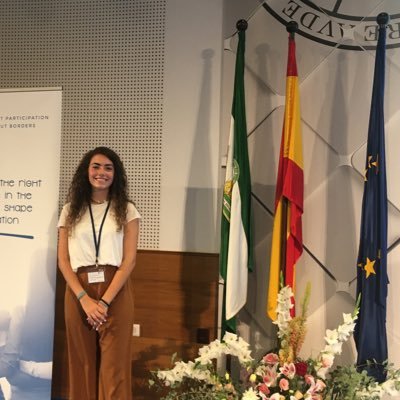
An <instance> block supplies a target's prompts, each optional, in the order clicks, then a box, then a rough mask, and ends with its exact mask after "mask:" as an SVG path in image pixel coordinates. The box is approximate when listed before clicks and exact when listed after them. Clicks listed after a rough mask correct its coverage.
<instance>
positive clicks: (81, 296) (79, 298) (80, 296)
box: [76, 290, 87, 301]
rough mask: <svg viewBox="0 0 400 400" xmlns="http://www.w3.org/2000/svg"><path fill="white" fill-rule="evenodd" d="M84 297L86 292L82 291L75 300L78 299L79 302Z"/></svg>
mask: <svg viewBox="0 0 400 400" xmlns="http://www.w3.org/2000/svg"><path fill="white" fill-rule="evenodd" d="M86 295H87V293H86V290H82V291H80V292H79V293H78V294H77V295H76V298H77V299H78V301H81V299H82V298H83V297H85V296H86Z"/></svg>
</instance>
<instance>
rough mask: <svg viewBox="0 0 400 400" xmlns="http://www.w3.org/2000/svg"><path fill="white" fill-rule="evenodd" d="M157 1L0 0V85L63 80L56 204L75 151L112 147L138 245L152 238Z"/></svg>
mask: <svg viewBox="0 0 400 400" xmlns="http://www.w3.org/2000/svg"><path fill="white" fill-rule="evenodd" d="M165 3H166V0H117V1H115V0H34V1H32V0H24V1H15V0H2V1H1V2H0V35H1V36H0V87H1V88H17V87H27V88H34V87H59V86H62V88H63V119H62V121H63V132H62V148H61V196H60V202H61V204H62V203H63V202H64V201H65V196H66V192H67V189H68V185H69V182H70V179H71V177H72V174H73V173H74V170H75V168H76V166H77V163H78V162H79V160H80V158H81V157H82V155H83V154H84V153H85V152H86V151H87V150H89V149H91V148H93V147H95V146H98V145H105V146H109V147H111V148H113V149H114V150H116V151H117V152H118V153H119V155H120V156H121V158H122V159H123V161H124V163H125V166H126V169H127V173H128V178H129V185H130V195H131V197H132V199H133V200H134V201H135V203H136V205H137V207H138V209H139V211H140V212H141V214H142V217H143V220H142V225H141V237H140V243H139V247H140V248H142V249H157V248H158V245H159V219H160V218H159V217H160V215H159V210H160V207H159V206H160V186H161V142H162V123H163V71H164V40H165V8H166V4H165ZM41 148H42V149H43V151H46V146H45V144H38V148H37V149H32V151H38V156H40V151H41Z"/></svg>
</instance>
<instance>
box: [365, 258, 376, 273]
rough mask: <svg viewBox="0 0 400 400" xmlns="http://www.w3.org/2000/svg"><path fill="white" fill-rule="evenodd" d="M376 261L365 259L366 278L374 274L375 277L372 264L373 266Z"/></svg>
mask: <svg viewBox="0 0 400 400" xmlns="http://www.w3.org/2000/svg"><path fill="white" fill-rule="evenodd" d="M375 262H376V260H373V261H371V260H370V259H369V258H368V257H367V263H366V264H365V266H364V270H365V272H366V273H367V278H368V277H369V276H370V275H371V274H374V275H376V272H375V270H374V264H375Z"/></svg>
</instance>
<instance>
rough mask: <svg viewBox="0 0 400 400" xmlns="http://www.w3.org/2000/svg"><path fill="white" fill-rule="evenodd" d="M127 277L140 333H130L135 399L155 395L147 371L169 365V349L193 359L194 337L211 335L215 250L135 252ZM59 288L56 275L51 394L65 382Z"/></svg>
mask: <svg viewBox="0 0 400 400" xmlns="http://www.w3.org/2000/svg"><path fill="white" fill-rule="evenodd" d="M132 279H133V287H134V298H135V323H136V324H140V329H141V336H140V337H132V366H133V368H132V369H133V393H134V399H135V400H147V399H149V398H151V399H157V398H158V397H157V396H156V395H155V393H153V392H151V391H149V389H148V383H147V382H148V379H149V377H150V371H151V370H157V369H165V368H169V367H170V365H171V357H172V354H174V353H177V354H178V357H179V358H181V359H183V360H188V359H192V358H194V357H195V356H196V354H197V351H198V348H199V347H201V346H202V344H200V343H197V341H198V340H199V341H200V342H204V340H205V338H206V339H208V340H214V339H215V338H216V334H217V309H218V299H217V296H218V255H215V254H199V253H176V252H160V251H139V252H138V258H137V265H136V268H135V270H134V272H133V274H132ZM64 291H65V283H64V279H63V278H62V276H61V275H59V276H58V277H57V292H56V323H55V338H54V371H53V388H52V389H53V390H52V395H53V397H55V398H62V399H66V398H67V386H68V371H67V367H66V366H67V354H66V340H65V324H64V312H63V307H64V306H63V303H64ZM198 328H201V331H198Z"/></svg>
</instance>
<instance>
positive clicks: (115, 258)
mask: <svg viewBox="0 0 400 400" xmlns="http://www.w3.org/2000/svg"><path fill="white" fill-rule="evenodd" d="M107 204H108V202H105V203H103V204H92V212H93V219H94V225H95V230H96V237H97V241H98V238H99V229H100V225H101V221H102V220H103V216H104V213H105V211H106V208H107ZM69 207H70V203H67V204H66V205H65V206H64V207H63V209H62V211H61V215H60V219H59V220H58V225H57V226H58V227H62V226H65V222H66V218H67V215H68V212H69ZM136 218H140V214H139V213H138V211H137V210H136V208H135V206H134V205H133V204H132V203H128V207H127V215H126V223H128V222H130V221H132V220H134V219H136ZM123 238H124V231H123V228H122V229H121V230H120V231H118V230H117V223H116V222H115V217H114V211H113V207H112V205H111V207H110V209H109V210H108V213H107V217H106V219H105V221H104V225H103V230H102V232H101V239H100V249H99V258H98V263H99V265H114V266H116V267H119V266H120V264H121V261H122V253H123ZM68 251H69V257H70V262H71V267H72V269H73V270H74V271H75V272H76V271H77V270H78V268H79V267H85V266H87V265H94V264H95V262H96V248H95V244H94V238H93V229H92V222H91V220H90V213H89V208H88V209H87V210H86V212H85V213H84V214H83V215H82V218H81V220H80V221H79V222H78V224H77V225H75V227H74V229H73V230H72V233H71V235H69V236H68Z"/></svg>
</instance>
